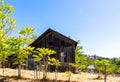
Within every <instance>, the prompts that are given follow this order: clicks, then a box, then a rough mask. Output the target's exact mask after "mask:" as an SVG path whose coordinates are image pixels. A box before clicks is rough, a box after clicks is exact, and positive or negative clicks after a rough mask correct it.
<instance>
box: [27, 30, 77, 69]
mask: <svg viewBox="0 0 120 82" xmlns="http://www.w3.org/2000/svg"><path fill="white" fill-rule="evenodd" d="M30 46H32V47H35V48H49V49H52V50H55V51H56V55H55V56H54V57H55V58H56V59H58V60H59V61H60V62H62V63H75V55H74V52H75V48H76V46H77V42H76V41H74V40H72V39H70V38H69V37H66V36H64V35H62V34H60V33H58V32H56V31H54V30H52V29H48V30H47V31H45V32H44V33H43V34H42V35H41V36H39V37H38V38H37V39H36V40H35V41H34V42H33V43H32V44H31V45H30ZM30 57H31V56H30ZM30 57H29V58H28V68H29V69H33V67H34V64H33V61H32V60H31V59H30Z"/></svg>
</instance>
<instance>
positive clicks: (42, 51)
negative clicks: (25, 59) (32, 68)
mask: <svg viewBox="0 0 120 82" xmlns="http://www.w3.org/2000/svg"><path fill="white" fill-rule="evenodd" d="M55 53H56V52H55V51H54V50H51V49H48V48H36V50H35V51H34V54H33V58H34V61H40V60H42V59H44V57H46V58H47V59H48V61H51V60H53V61H54V59H51V58H50V56H51V55H53V54H55Z"/></svg>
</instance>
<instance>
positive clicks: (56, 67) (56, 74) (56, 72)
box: [55, 66, 58, 82]
mask: <svg viewBox="0 0 120 82" xmlns="http://www.w3.org/2000/svg"><path fill="white" fill-rule="evenodd" d="M57 69H58V66H55V82H57V78H58V71H57Z"/></svg>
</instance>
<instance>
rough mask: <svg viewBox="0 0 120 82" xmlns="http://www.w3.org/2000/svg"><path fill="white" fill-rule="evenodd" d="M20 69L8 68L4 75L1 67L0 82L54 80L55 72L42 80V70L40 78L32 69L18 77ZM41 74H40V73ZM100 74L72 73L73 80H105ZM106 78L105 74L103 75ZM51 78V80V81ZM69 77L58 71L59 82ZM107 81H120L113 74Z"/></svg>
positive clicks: (74, 81) (97, 81) (100, 81)
mask: <svg viewBox="0 0 120 82" xmlns="http://www.w3.org/2000/svg"><path fill="white" fill-rule="evenodd" d="M17 74H18V70H17V69H10V68H6V69H5V73H4V75H3V73H2V69H0V82H54V81H53V80H54V79H55V73H54V72H52V73H51V72H48V74H47V79H49V81H42V78H43V76H42V72H40V73H38V79H35V78H36V77H35V75H36V74H35V72H34V71H30V70H22V77H21V78H18V77H17ZM39 74H40V75H39ZM97 76H98V74H90V73H83V72H82V73H81V74H72V75H71V82H104V79H101V80H98V79H95V78H96V77H97ZM103 78H104V76H103ZM50 80H51V81H50ZM67 81H68V77H67V74H65V73H58V82H67ZM107 82H120V78H119V77H115V76H112V75H109V76H107Z"/></svg>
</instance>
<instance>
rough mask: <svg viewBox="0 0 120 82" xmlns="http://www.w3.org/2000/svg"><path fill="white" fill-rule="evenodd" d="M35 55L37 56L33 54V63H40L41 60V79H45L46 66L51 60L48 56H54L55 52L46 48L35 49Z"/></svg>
mask: <svg viewBox="0 0 120 82" xmlns="http://www.w3.org/2000/svg"><path fill="white" fill-rule="evenodd" d="M35 53H37V54H33V58H34V61H37V62H40V60H43V64H44V68H43V69H44V71H43V79H46V77H47V68H48V64H49V63H50V62H51V61H52V60H53V58H51V57H50V56H51V55H54V54H55V53H56V52H55V51H54V50H50V49H48V48H37V49H36V51H35Z"/></svg>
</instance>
